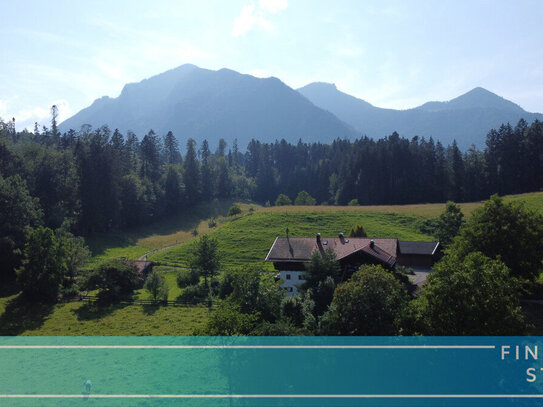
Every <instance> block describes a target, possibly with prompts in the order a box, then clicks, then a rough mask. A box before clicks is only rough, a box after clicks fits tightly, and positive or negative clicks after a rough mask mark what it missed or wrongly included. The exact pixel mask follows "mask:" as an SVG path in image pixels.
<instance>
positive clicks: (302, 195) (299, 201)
mask: <svg viewBox="0 0 543 407" xmlns="http://www.w3.org/2000/svg"><path fill="white" fill-rule="evenodd" d="M316 203H317V200H316V199H315V198H313V197H312V196H311V195H309V193H308V192H306V191H300V192H299V193H298V196H297V197H296V200H295V201H294V204H295V205H315V204H316Z"/></svg>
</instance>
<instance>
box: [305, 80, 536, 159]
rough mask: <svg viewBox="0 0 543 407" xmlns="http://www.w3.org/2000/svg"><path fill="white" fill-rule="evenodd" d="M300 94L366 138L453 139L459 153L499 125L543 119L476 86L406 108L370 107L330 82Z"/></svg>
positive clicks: (481, 142)
mask: <svg viewBox="0 0 543 407" xmlns="http://www.w3.org/2000/svg"><path fill="white" fill-rule="evenodd" d="M298 91H299V92H300V93H301V94H302V95H304V96H305V97H307V98H308V99H309V100H310V101H311V102H313V103H314V104H315V105H316V106H319V107H321V108H323V109H326V110H328V111H329V112H331V113H333V114H335V115H336V116H337V117H338V118H339V119H340V120H342V121H344V122H345V123H348V124H350V125H351V126H352V127H354V128H355V129H356V130H358V131H359V132H360V133H362V134H365V135H368V136H370V137H374V138H381V137H384V136H386V135H389V134H391V133H392V132H394V131H396V132H398V133H399V134H400V135H402V136H406V137H412V136H421V137H426V138H428V137H433V138H434V140H439V141H441V142H442V143H443V144H444V145H447V144H450V143H452V142H453V140H456V141H457V143H458V146H459V147H460V148H461V149H466V148H469V146H471V145H472V144H474V145H475V146H477V147H480V148H481V147H483V146H484V142H485V137H486V134H487V133H488V131H489V130H490V129H492V128H498V127H499V126H500V125H501V124H502V123H511V125H513V126H514V125H516V124H517V122H518V121H519V120H520V119H521V118H523V119H524V120H526V121H527V122H528V123H531V122H532V121H534V120H535V119H538V120H542V119H543V115H542V114H540V113H529V112H527V111H525V110H524V109H522V108H521V107H520V106H519V105H517V104H515V103H513V102H510V101H508V100H506V99H504V98H502V97H500V96H498V95H496V94H494V93H492V92H489V91H488V90H486V89H483V88H475V89H473V90H471V91H469V92H467V93H466V94H464V95H461V96H459V97H457V98H455V99H452V100H450V101H448V102H427V103H424V104H423V105H421V106H419V107H415V108H413V109H407V110H394V109H383V108H379V107H376V106H373V105H371V104H370V103H368V102H366V101H364V100H362V99H358V98H355V97H353V96H351V95H348V94H346V93H343V92H340V91H339V90H338V89H337V88H336V87H335V85H333V84H329V83H322V82H315V83H311V84H309V85H307V86H304V87H303V88H300V89H298Z"/></svg>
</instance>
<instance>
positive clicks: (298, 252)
mask: <svg viewBox="0 0 543 407" xmlns="http://www.w3.org/2000/svg"><path fill="white" fill-rule="evenodd" d="M372 240H373V242H374V244H373V247H372V246H371V241H372ZM397 243H398V240H397V239H370V238H362V237H349V238H343V237H322V238H321V239H320V243H318V242H317V239H316V238H314V237H290V238H287V237H277V238H276V239H275V242H273V245H272V247H271V249H270V251H269V252H268V255H267V256H266V261H273V262H303V263H305V262H309V261H311V255H312V254H313V252H315V251H317V250H319V251H324V250H326V249H328V248H330V249H332V250H333V251H334V253H335V254H336V256H337V259H338V260H342V259H344V258H346V257H348V256H351V255H353V254H355V253H358V252H363V253H365V254H367V255H369V256H372V257H374V258H375V259H376V260H378V261H379V262H381V263H385V264H387V265H390V266H392V265H394V263H395V262H396V251H397Z"/></svg>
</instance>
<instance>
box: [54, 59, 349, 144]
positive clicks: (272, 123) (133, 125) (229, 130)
mask: <svg viewBox="0 0 543 407" xmlns="http://www.w3.org/2000/svg"><path fill="white" fill-rule="evenodd" d="M82 124H91V125H92V126H93V127H97V126H102V125H103V124H107V125H108V126H109V127H110V129H111V130H113V129H115V128H118V129H119V130H120V131H121V132H126V131H127V130H131V131H133V132H134V133H136V135H138V136H139V137H140V138H141V137H143V135H145V134H147V132H149V130H150V129H153V130H154V131H155V133H157V134H160V135H163V134H166V133H167V132H168V131H169V130H171V131H173V133H174V135H175V136H176V137H177V138H178V139H179V140H181V143H182V144H184V142H186V140H187V139H188V138H189V137H192V138H194V139H195V140H196V141H197V142H198V143H199V142H201V141H202V140H204V139H207V140H208V141H209V143H210V145H211V146H216V145H217V142H218V140H219V138H224V139H225V140H226V141H227V142H228V143H230V144H231V143H232V141H233V140H234V139H235V138H237V139H238V144H239V147H240V149H242V150H244V149H245V147H246V146H247V144H248V143H249V141H250V140H251V139H252V138H255V139H258V140H260V141H262V142H273V141H274V140H276V139H281V138H285V139H286V140H289V141H297V140H298V139H299V138H302V139H303V140H304V141H307V142H314V141H315V142H316V141H321V142H329V141H330V140H332V139H334V138H336V137H340V138H354V137H356V136H357V133H356V132H355V131H354V130H353V129H352V128H351V127H350V126H348V125H347V124H345V123H343V122H342V121H340V120H339V119H338V118H337V117H335V116H334V115H333V114H331V113H329V112H327V111H325V110H323V109H321V108H319V107H316V106H315V105H314V104H312V103H311V102H310V101H309V100H307V99H306V98H305V97H303V96H302V95H301V94H300V93H298V92H297V91H295V90H294V89H292V88H290V87H288V86H287V85H285V84H284V83H283V82H281V81H280V80H279V79H277V78H267V79H260V78H255V77H254V76H250V75H242V74H240V73H238V72H235V71H232V70H229V69H221V70H218V71H211V70H208V69H202V68H198V67H196V66H194V65H182V66H180V67H178V68H175V69H172V70H170V71H167V72H164V73H162V74H160V75H156V76H153V77H152V78H149V79H145V80H143V81H141V82H139V83H131V84H128V85H126V86H125V87H124V89H123V90H122V92H121V94H120V96H119V97H118V98H115V99H112V98H109V97H103V98H101V99H98V100H96V101H95V102H94V103H93V104H92V105H91V106H89V107H87V108H85V109H83V110H81V111H80V112H79V113H77V114H76V115H74V116H72V117H71V118H69V119H67V120H66V121H64V122H63V123H62V124H61V125H60V129H61V131H66V130H68V129H70V128H73V129H75V130H79V128H80V127H81V125H82Z"/></svg>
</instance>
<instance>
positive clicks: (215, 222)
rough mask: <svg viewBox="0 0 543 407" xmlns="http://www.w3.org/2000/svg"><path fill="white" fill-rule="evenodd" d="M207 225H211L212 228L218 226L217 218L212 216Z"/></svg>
mask: <svg viewBox="0 0 543 407" xmlns="http://www.w3.org/2000/svg"><path fill="white" fill-rule="evenodd" d="M207 226H209V227H210V228H211V229H212V228H214V227H215V226H217V221H215V218H211V219H210V221H209V222H207Z"/></svg>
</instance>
